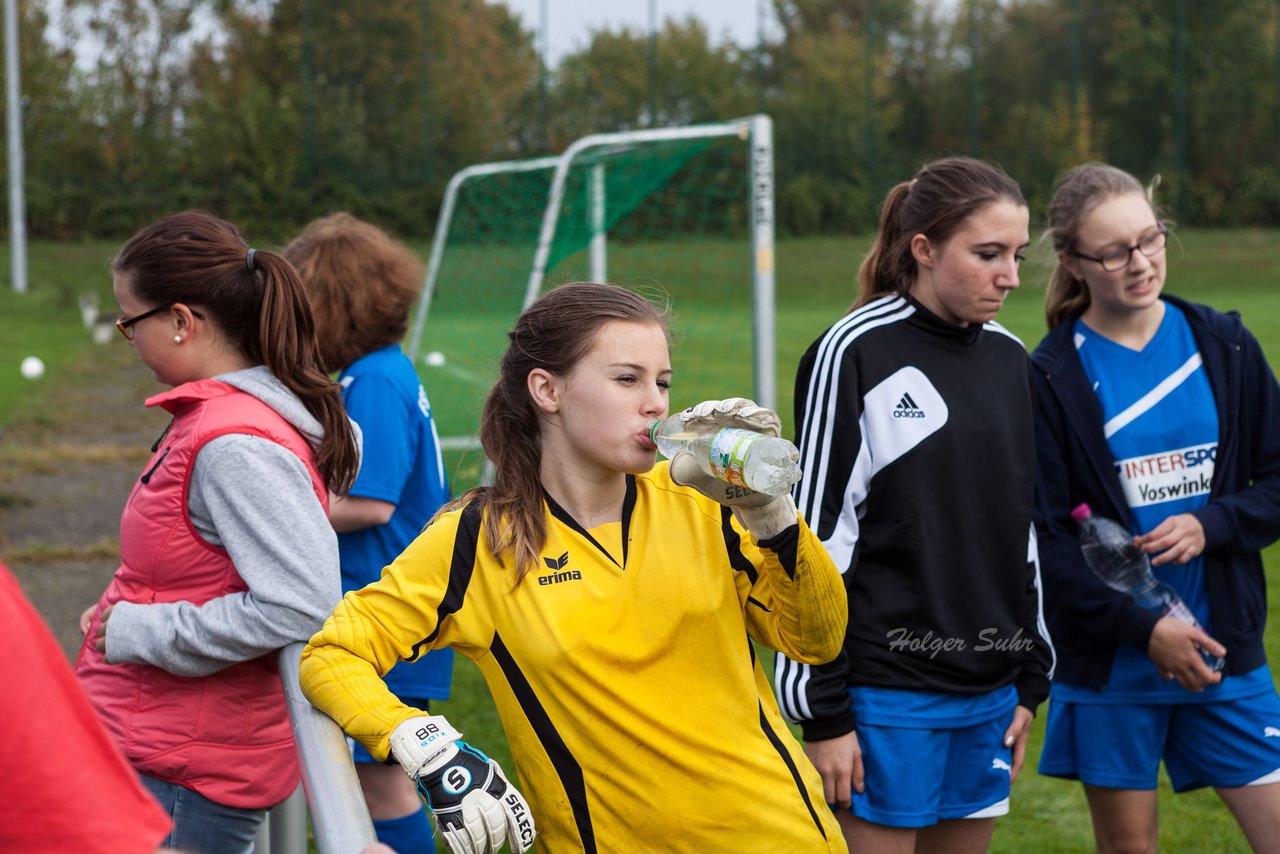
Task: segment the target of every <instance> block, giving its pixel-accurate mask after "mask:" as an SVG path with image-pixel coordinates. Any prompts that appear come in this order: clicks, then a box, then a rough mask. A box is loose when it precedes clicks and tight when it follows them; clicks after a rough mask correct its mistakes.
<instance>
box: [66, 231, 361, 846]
mask: <svg viewBox="0 0 1280 854" xmlns="http://www.w3.org/2000/svg"><path fill="white" fill-rule="evenodd" d="M113 274H114V289H115V295H116V300H117V302H119V304H120V311H121V313H122V314H123V317H121V318H120V320H119V321H118V322H117V323H116V326H117V327H119V329H120V332H121V334H123V335H124V337H125V339H127V340H128V341H129V343H130V345H131V346H132V347H133V348H134V349H135V350H136V351H137V353H138V357H139V358H140V359H142V362H143V364H145V365H146V366H147V367H148V368H150V369H151V370H152V371H153V372H154V374H155V377H156V379H157V380H158V381H159V382H160V383H161V384H162V385H166V386H171V387H172V388H171V390H169V391H166V392H164V393H162V394H158V395H156V396H154V397H152V398H150V399H148V400H147V401H146V403H147V405H148V406H159V407H162V408H163V409H165V410H166V411H168V412H169V413H171V414H172V415H173V421H172V422H171V423H170V424H169V427H168V428H166V430H165V432H164V433H163V434H162V435H161V436H160V438H159V439H158V440H157V441H156V443H155V445H154V447H153V448H152V451H153V455H152V457H151V459H150V461H148V462H147V465H146V467H145V468H144V469H143V471H142V474H141V476H140V477H139V478H138V481H137V483H136V484H135V485H134V488H133V492H132V494H131V495H130V496H129V500H128V502H127V503H126V505H125V509H124V513H123V515H122V517H121V520H120V559H121V562H120V568H119V569H118V570H117V571H116V574H115V577H114V578H113V579H112V581H111V584H110V585H109V586H108V587H107V590H106V592H105V593H103V595H102V598H101V599H100V600H99V601H98V603H97V604H96V605H94V606H93V607H91V608H90V609H89V610H87V611H86V612H85V615H84V617H83V618H82V621H81V628H82V629H83V630H84V632H85V642H84V645H83V647H82V648H81V650H80V656H79V659H78V661H77V662H76V670H77V672H78V673H79V675H80V678H81V680H82V681H83V683H84V686H85V688H86V690H87V691H88V693H89V696H90V698H91V699H92V701H93V703H94V705H95V706H96V707H97V709H98V711H99V713H100V714H101V716H102V719H103V721H104V722H105V723H106V725H107V729H108V730H109V731H110V732H111V734H112V735H113V736H114V737H115V739H116V742H117V743H118V744H119V746H120V748H121V750H122V751H123V752H124V754H125V756H126V757H128V759H129V760H130V762H132V763H133V766H134V768H135V769H136V770H137V771H138V773H139V775H140V776H141V778H142V782H143V784H144V785H145V786H146V787H147V788H148V789H149V790H150V791H151V792H152V794H154V795H155V796H156V798H157V800H159V802H160V804H161V806H162V807H164V808H165V809H166V810H167V811H168V812H169V814H170V816H171V817H172V818H173V824H174V826H173V831H172V834H171V835H170V837H169V838H168V840H167V841H166V843H165V844H167V845H170V846H172V847H174V848H181V849H185V850H188V851H191V852H197V853H198V854H203V852H209V854H215V852H216V854H231V852H242V851H249V850H251V847H252V844H253V838H254V836H255V834H256V832H257V829H258V825H259V824H260V822H261V820H262V816H263V814H264V811H265V810H266V809H267V808H268V807H271V806H273V805H274V804H277V803H279V802H280V801H282V800H284V799H285V798H286V797H288V796H289V795H290V794H291V793H292V792H293V790H294V789H295V788H296V787H297V785H298V778H299V770H298V763H297V756H296V752H295V749H294V744H293V737H292V735H291V732H290V729H289V721H288V717H287V714H286V710H285V701H284V695H283V693H282V690H281V686H280V678H279V675H278V673H277V672H276V665H275V658H276V657H275V654H274V653H275V651H276V650H278V649H279V648H280V647H282V646H284V645H285V644H288V643H290V642H292V641H296V640H305V639H307V638H309V637H310V636H311V635H312V634H313V633H314V632H315V631H316V630H318V629H319V628H320V626H321V625H322V624H323V622H324V619H325V617H326V616H327V615H328V614H329V612H330V611H331V610H332V609H333V606H334V604H335V603H336V602H337V601H338V597H339V580H338V545H337V541H336V539H335V537H334V533H333V529H332V528H331V527H330V526H329V521H328V517H327V515H326V509H327V506H328V499H329V494H330V493H331V492H332V493H336V494H344V493H345V492H346V490H347V488H348V487H349V486H350V484H351V482H352V480H353V479H354V478H355V474H356V469H357V466H358V459H359V451H358V447H357V441H356V438H355V431H354V429H353V427H352V425H351V423H350V422H349V421H348V420H347V417H346V415H345V414H344V413H343V409H342V403H341V401H340V400H339V396H338V395H339V388H338V386H337V384H335V383H333V382H332V381H330V380H329V378H328V377H327V376H326V375H325V373H324V372H323V371H322V370H321V369H320V367H319V360H318V358H317V355H316V344H315V333H314V327H313V323H312V317H311V311H310V309H309V307H308V302H307V297H306V295H305V293H304V292H303V290H302V286H301V283H300V282H299V280H298V276H297V273H296V272H295V271H294V269H293V268H292V267H291V266H290V265H289V263H288V262H287V261H285V260H284V259H283V258H282V257H280V256H279V255H276V254H274V253H270V252H257V251H255V250H254V249H250V248H249V247H248V246H247V245H246V243H245V241H244V238H242V237H241V236H240V233H239V232H238V231H237V230H236V228H235V227H234V226H233V225H231V224H230V223H227V222H224V221H222V220H220V219H218V218H216V217H214V216H211V215H208V214H204V213H196V212H187V213H180V214H175V215H172V216H169V217H165V218H164V219H162V220H160V221H159V222H156V223H154V224H153V225H151V226H149V227H148V228H146V229H144V230H142V231H141V232H139V233H138V234H136V235H134V236H133V237H132V238H130V240H129V241H128V242H127V243H126V244H125V245H124V247H123V248H122V249H121V250H120V253H119V255H118V256H116V259H115V263H114V266H113Z"/></svg>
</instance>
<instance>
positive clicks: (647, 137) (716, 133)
mask: <svg viewBox="0 0 1280 854" xmlns="http://www.w3.org/2000/svg"><path fill="white" fill-rule="evenodd" d="M773 183H774V182H773V131H772V123H771V121H770V119H769V117H768V116H763V115H759V116H751V117H747V118H744V119H738V120H734V121H728V122H720V123H716V124H706V125H691V126H688V127H676V128H660V129H653V130H641V131H628V132H622V133H609V134H595V135H592V136H587V137H584V138H582V139H579V140H578V141H576V142H574V143H573V144H572V145H570V146H569V147H568V148H567V149H566V150H565V151H564V153H563V154H561V155H559V156H557V157H542V158H536V159H530V160H517V161H507V162H501V163H485V164H479V165H475V166H470V167H468V168H466V169H463V170H462V171H460V172H458V173H457V174H456V175H454V176H453V178H452V179H451V180H450V181H449V184H448V187H447V189H446V190H445V196H444V200H443V204H442V206H441V210H440V217H439V220H438V221H437V224H436V231H435V237H434V240H433V242H432V247H431V256H430V259H429V262H428V268H427V277H426V282H425V284H424V287H423V292H422V296H421V298H420V299H419V302H418V305H417V307H416V310H415V314H414V320H413V326H412V330H411V332H410V336H409V342H408V354H409V357H410V358H411V359H412V360H413V362H414V365H415V367H416V368H417V369H418V373H419V374H420V376H421V377H422V380H423V384H424V385H425V387H426V389H427V393H428V395H429V397H430V399H431V408H432V416H433V417H434V418H435V420H436V425H437V429H438V430H439V432H440V435H441V437H442V439H441V442H442V444H443V446H444V448H445V450H446V453H450V454H456V453H457V452H459V451H465V450H468V449H471V448H478V442H477V441H476V439H475V438H474V437H475V434H476V432H477V430H478V426H479V416H480V409H481V404H482V402H483V399H484V394H485V392H486V391H487V390H488V388H489V386H490V385H491V384H492V380H493V377H494V375H495V371H496V367H497V361H498V358H499V357H500V356H501V354H502V351H503V350H504V349H505V347H506V344H507V339H506V332H507V330H508V329H510V328H511V324H512V323H513V322H514V320H515V317H516V315H517V314H519V313H520V311H522V310H523V309H524V307H525V306H527V305H529V304H530V303H531V302H532V301H533V300H534V299H536V298H537V297H538V295H539V294H540V293H542V292H543V291H545V290H547V289H549V288H551V287H554V286H555V285H557V284H561V283H564V282H571V281H582V280H587V281H597V282H612V283H614V284H619V285H623V286H625V287H629V288H633V289H635V290H638V291H640V292H642V293H646V294H649V295H657V296H659V297H661V296H663V295H665V296H667V297H670V299H671V301H672V306H673V309H674V313H673V320H672V328H673V332H674V334H675V339H676V340H675V342H674V346H673V348H672V366H673V368H674V369H675V378H674V381H673V386H672V391H671V404H672V407H673V408H675V407H683V406H688V405H690V404H693V403H696V402H697V401H699V400H703V399H706V398H712V397H732V396H741V397H748V396H749V397H753V398H754V399H755V400H757V401H759V402H760V403H762V404H764V405H766V406H770V407H773V408H776V380H775V373H774V370H775V368H774V314H773V300H774V245H773V244H774V237H773V235H774V197H773ZM467 456H468V457H469V458H472V459H470V462H469V463H468V462H463V463H462V464H461V468H460V467H459V461H458V460H457V459H456V458H454V459H452V460H450V466H449V468H450V470H451V471H452V472H453V481H454V486H455V489H460V488H464V487H466V486H468V485H470V484H471V483H474V482H476V480H478V478H479V476H480V475H479V461H480V455H479V454H478V453H477V454H468V455H467Z"/></svg>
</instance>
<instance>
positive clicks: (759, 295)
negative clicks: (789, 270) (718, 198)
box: [751, 115, 778, 410]
mask: <svg viewBox="0 0 1280 854" xmlns="http://www.w3.org/2000/svg"><path fill="white" fill-rule="evenodd" d="M773 214H774V208H773V120H772V119H770V118H769V117H768V116H766V115H758V116H755V117H753V118H752V120H751V268H752V275H753V277H754V279H755V282H754V286H753V288H752V300H753V303H754V305H755V311H754V312H753V314H754V316H755V342H756V351H755V374H756V383H755V385H756V389H755V395H756V401H757V402H758V403H759V404H760V405H761V406H767V407H769V408H770V409H773V410H776V409H777V408H778V403H777V397H778V378H777V376H776V373H777V366H776V365H775V361H776V359H777V355H776V344H775V341H774V244H773V232H774V215H773Z"/></svg>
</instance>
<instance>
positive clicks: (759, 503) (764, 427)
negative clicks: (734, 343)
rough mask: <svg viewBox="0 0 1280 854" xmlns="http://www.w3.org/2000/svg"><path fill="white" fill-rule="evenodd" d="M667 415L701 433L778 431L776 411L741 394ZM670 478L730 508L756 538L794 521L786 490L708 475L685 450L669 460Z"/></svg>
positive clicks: (773, 534)
mask: <svg viewBox="0 0 1280 854" xmlns="http://www.w3.org/2000/svg"><path fill="white" fill-rule="evenodd" d="M671 417H672V418H675V419H677V420H679V421H680V423H681V425H683V426H684V427H686V428H687V429H688V430H689V431H690V432H696V433H705V432H708V430H709V429H711V428H714V429H721V428H724V427H741V428H743V429H744V430H751V431H753V432H756V433H761V434H763V435H766V436H780V435H782V421H781V420H780V419H779V418H778V413H776V412H774V411H773V410H772V409H765V408H764V407H763V406H759V405H757V404H756V403H755V402H754V401H751V400H747V399H746V398H744V397H730V398H726V399H725V400H704V401H703V402H702V403H699V404H698V405H697V406H691V407H689V408H688V409H686V410H684V411H683V412H678V413H676V414H675V415H672V416H671ZM671 479H672V480H674V481H675V482H676V483H679V484H681V485H683V486H691V487H693V488H694V489H696V490H698V491H699V492H701V493H702V494H703V495H705V496H707V497H708V498H710V499H712V500H714V501H718V502H719V503H721V504H723V505H725V506H726V507H729V508H731V509H732V510H733V515H734V516H736V517H737V518H738V521H739V522H740V523H742V526H743V527H745V528H746V529H747V530H748V531H750V532H751V534H752V535H753V536H754V537H755V538H756V539H757V540H767V539H769V538H770V537H776V536H777V535H778V534H781V533H782V532H783V531H785V530H786V529H787V528H789V527H791V526H792V525H794V524H796V521H797V513H796V503H795V502H794V501H793V500H792V499H791V495H790V494H784V495H765V494H764V493H763V492H755V491H754V490H750V489H746V488H745V487H741V486H738V485H736V484H732V483H727V482H725V481H723V480H720V479H718V478H715V477H712V476H711V475H709V474H707V473H706V472H704V471H703V470H702V467H701V466H699V465H698V462H697V460H695V459H694V458H693V454H691V453H689V452H688V451H681V452H680V453H678V454H676V455H675V457H674V458H673V459H672V460H671Z"/></svg>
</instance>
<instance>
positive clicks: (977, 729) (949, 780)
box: [853, 714, 1013, 827]
mask: <svg viewBox="0 0 1280 854" xmlns="http://www.w3.org/2000/svg"><path fill="white" fill-rule="evenodd" d="M1012 721H1013V716H1012V714H1008V715H1001V716H1000V717H999V718H996V719H993V720H989V721H986V722H983V723H978V724H973V725H971V726H965V727H957V728H954V729H917V728H906V727H889V726H877V725H875V724H863V723H859V724H858V725H857V728H856V732H857V734H858V744H859V745H860V746H861V748H862V768H863V771H864V772H865V774H866V786H865V787H864V789H865V791H864V792H863V793H862V794H858V793H857V792H854V793H853V814H854V815H856V816H857V817H858V818H860V819H863V820H864V821H869V822H872V823H874V824H882V825H887V826H889V827H928V826H930V825H933V824H937V823H938V822H939V821H943V820H946V819H954V818H995V817H996V816H1002V815H1007V814H1008V812H1009V784H1010V780H1009V774H1010V770H1011V766H1012V763H1013V758H1012V749H1011V748H1008V747H1005V746H1004V734H1005V732H1007V731H1008V729H1009V724H1010V723H1011V722H1012Z"/></svg>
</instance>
